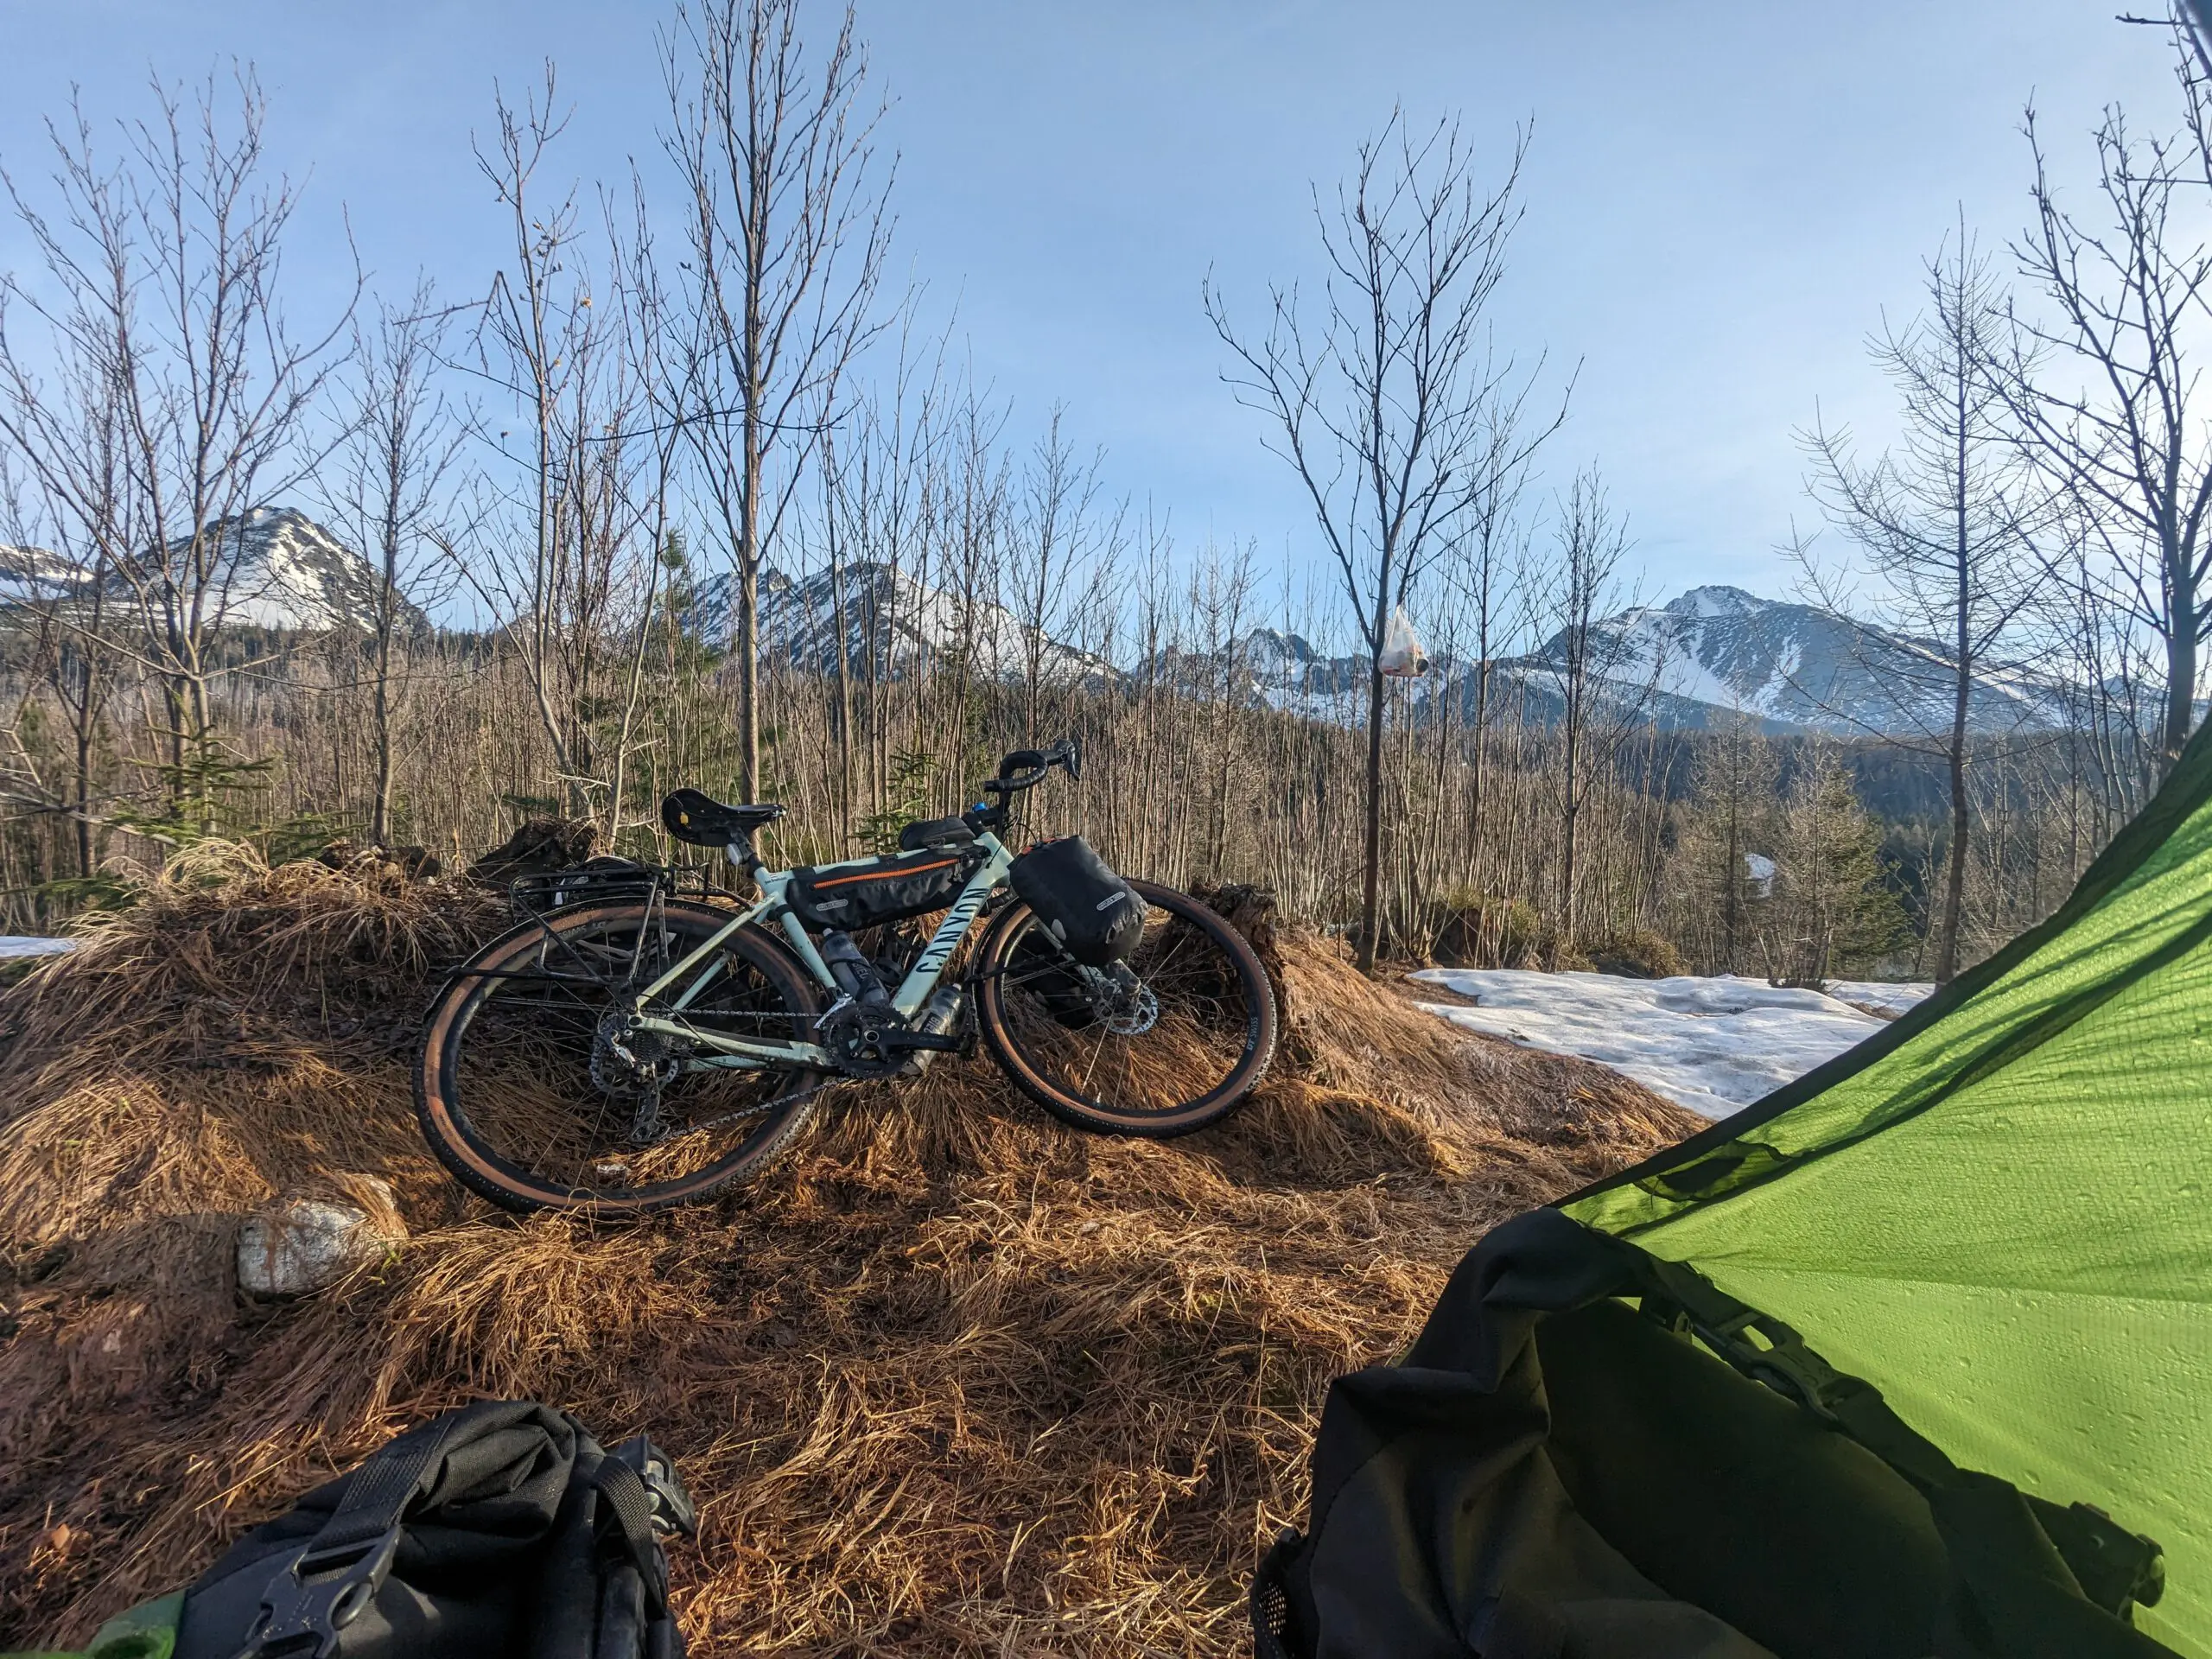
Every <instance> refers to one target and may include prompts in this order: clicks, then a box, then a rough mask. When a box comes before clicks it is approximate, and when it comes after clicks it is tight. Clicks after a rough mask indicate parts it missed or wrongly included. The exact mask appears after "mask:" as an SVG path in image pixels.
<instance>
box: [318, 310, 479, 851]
mask: <svg viewBox="0 0 2212 1659" xmlns="http://www.w3.org/2000/svg"><path fill="white" fill-rule="evenodd" d="M447 324H448V315H447V314H445V313H443V312H442V311H440V310H439V309H438V308H437V306H436V303H435V296H434V295H433V293H432V290H431V287H430V284H429V281H428V280H427V279H422V280H418V281H417V282H416V285H415V289H414V291H413V293H412V294H410V296H409V297H408V300H407V302H406V303H405V304H404V305H401V306H397V307H394V306H392V305H391V304H389V303H380V304H379V305H378V308H377V315H376V320H375V322H374V324H373V326H369V325H366V324H364V325H362V326H359V327H356V329H355V331H354V336H353V374H352V378H351V383H350V385H348V387H347V391H349V393H350V394H351V395H350V397H348V399H347V402H348V404H350V407H349V408H348V409H346V422H345V436H344V437H343V439H341V441H340V443H339V446H338V448H337V449H336V450H335V451H334V454H332V456H331V462H332V465H331V466H330V467H329V468H328V469H327V476H328V477H329V480H330V484H329V495H330V502H331V508H330V510H331V512H332V516H333V518H334V519H335V520H336V521H337V523H338V524H339V526H340V528H341V529H343V530H344V531H346V533H347V534H348V535H349V536H350V537H351V538H352V542H353V545H354V546H355V547H357V548H359V549H360V550H363V551H364V552H365V553H366V554H367V555H368V556H369V557H370V560H371V562H372V566H373V569H374V570H375V582H374V585H373V590H372V594H371V597H370V601H369V605H368V607H367V614H366V615H365V617H363V618H362V619H361V620H362V623H363V625H364V626H365V627H366V629H367V631H368V641H367V644H368V655H369V663H368V669H369V678H370V686H371V701H370V719H371V721H372V728H373V729H372V739H371V741H372V746H373V749H374V755H375V760H374V766H375V773H376V775H375V781H374V783H373V785H372V787H371V791H370V796H369V826H368V828H369V839H370V841H371V842H374V843H375V844H376V845H378V846H379V847H381V846H384V845H385V844H386V843H387V842H389V841H390V839H391V834H392V823H391V805H392V782H393V779H394V776H395V774H396V765H395V755H394V750H393V744H394V741H395V734H396V726H397V706H396V705H397V699H398V698H399V697H400V696H403V695H404V691H405V689H406V683H407V681H408V679H409V674H408V672H407V671H406V670H405V669H404V666H403V665H402V664H401V661H400V658H402V657H411V655H412V647H413V645H414V644H415V641H414V639H413V636H414V635H415V634H416V632H417V631H418V630H419V629H420V628H421V626H423V611H422V610H421V609H420V608H419V607H420V606H422V605H424V604H427V603H429V602H430V601H431V600H432V598H433V594H432V592H431V589H432V588H445V587H448V586H449V585H450V582H451V573H450V569H449V568H448V567H447V566H446V565H445V563H444V562H443V561H442V559H441V558H440V557H439V550H438V541H439V537H440V534H441V520H442V517H443V514H444V509H445V507H446V505H447V504H446V499H445V497H446V493H447V486H448V484H449V483H450V482H451V481H452V479H453V475H454V469H455V464H456V462H457V461H458V458H459V451H460V448H461V442H463V438H464V431H463V429H462V426H461V423H460V422H459V421H458V420H457V419H456V418H455V416H454V410H452V409H451V408H450V406H449V405H448V403H447V401H446V398H445V397H444V395H443V393H442V391H440V389H439V385H438V368H439V364H440V359H441V358H442V351H443V344H444V336H445V333H446V328H447Z"/></svg>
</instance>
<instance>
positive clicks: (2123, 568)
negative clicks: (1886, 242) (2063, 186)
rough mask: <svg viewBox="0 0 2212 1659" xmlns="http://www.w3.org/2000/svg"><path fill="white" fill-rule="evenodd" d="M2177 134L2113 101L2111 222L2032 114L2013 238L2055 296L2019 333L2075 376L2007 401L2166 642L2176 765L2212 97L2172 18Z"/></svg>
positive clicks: (2107, 149)
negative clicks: (2087, 214) (2089, 211)
mask: <svg viewBox="0 0 2212 1659" xmlns="http://www.w3.org/2000/svg"><path fill="white" fill-rule="evenodd" d="M2175 27H2176V35H2175V47H2176V64H2175V75H2176V79H2177V80H2178V82H2179V83H2180V86H2181V92H2182V101H2183V122H2182V124H2181V127H2180V129H2179V130H2177V131H2175V132H2171V133H2168V134H2164V135H2159V136H2153V137H2148V138H2144V137H2138V136H2137V135H2136V134H2135V133H2134V132H2133V131H2132V130H2130V128H2129V126H2128V124H2127V118H2126V113H2125V112H2124V111H2122V110H2120V108H2119V107H2118V106H2117V105H2114V106H2113V107H2111V108H2108V109H2107V111H2105V115H2104V118H2103V120H2102V121H2101V123H2100V124H2099V125H2098V127H2097V130H2096V132H2095V135H2094V145H2095V150H2096V157H2097V168H2098V194H2099V195H2100V196H2101V198H2102V200H2101V219H2102V220H2103V223H2102V225H2101V226H2093V225H2092V224H2091V223H2090V222H2089V221H2088V220H2087V219H2083V218H2082V217H2078V216H2077V215H2076V214H2075V213H2073V212H2071V211H2069V209H2068V208H2067V207H2064V206H2063V205H2062V204H2061V203H2060V200H2059V198H2058V191H2057V188H2056V185H2055V184H2054V183H2053V182H2052V181H2051V177H2050V165H2049V158H2048V156H2047V154H2046V151H2045V149H2044V143H2043V137H2042V134H2041V131H2040V130H2039V128H2038V126H2037V120H2036V114H2035V111H2034V110H2033V109H2031V110H2029V111H2028V113H2027V119H2026V132H2027V137H2028V143H2029V148H2030V150H2031V154H2032V155H2033V156H2034V158H2035V168H2036V177H2035V204H2036V219H2035V222H2034V223H2033V224H2032V225H2031V226H2030V227H2029V229H2028V230H2027V232H2025V233H2024V235H2023V236H2022V237H2021V238H2019V240H2018V242H2017V243H2016V244H2015V245H2014V249H2013V251H2014V253H2015V254H2016V256H2017V257H2018V260H2019V264H2020V268H2021V270H2022V272H2023V274H2024V275H2025V276H2026V277H2028V278H2029V279H2030V281H2031V283H2033V284H2034V285H2035V286H2036V287H2037V289H2040V290H2041V292H2042V295H2043V297H2044V299H2045V300H2046V301H2047V302H2049V307H2050V311H2049V314H2048V315H2032V316H2024V317H2023V318H2022V335H2023V338H2024V340H2028V341H2030V342H2032V343H2033V344H2034V345H2035V346H2043V347H2048V348H2052V354H2053V355H2054V356H2055V357H2056V359H2057V363H2058V365H2063V368H2064V370H2065V371H2066V372H2064V373H2063V374H2060V373H2055V372H2052V371H2051V370H2049V369H2046V370H2045V371H2044V372H2040V373H2039V372H2037V369H2036V365H2034V364H2032V363H2031V362H2028V361H2026V360H2024V359H2025V353H2022V360H2020V361H2018V362H2017V363H2016V365H2015V372H2014V375H2013V378H2012V403H2013V405H2014V409H2015V411H2016V412H2017V414H2018V417H2019V419H2020V421H2021V423H2022V424H2023V425H2024V428H2025V429H2026V431H2027V434H2028V435H2029V437H2030V439H2031V442H2033V444H2034V446H2035V448H2036V451H2037V454H2038V456H2039V458H2040V459H2041V460H2042V461H2043V462H2044V465H2045V466H2046V467H2049V468H2050V471H2051V473H2052V474H2054V476H2055V477H2056V479H2057V480H2059V481H2060V482H2061V483H2063V485H2064V486H2065V487H2067V488H2068V489H2069V490H2071V491H2073V492H2075V493H2077V494H2078V495H2080V496H2081V497H2082V499H2083V500H2084V501H2085V502H2087V503H2088V504H2089V505H2090V506H2091V508H2092V509H2093V513H2092V519H2093V522H2094V524H2095V525H2096V527H2097V533H2098V534H2099V536H2100V537H2101V538H2102V539H2103V541H2104V542H2105V543H2106V547H2107V554H2108V556H2109V558H2110V560H2111V562H2112V564H2113V569H2114V570H2115V571H2116V573H2117V574H2118V575H2119V576H2120V584H2121V586H2122V588H2123V589H2124V591H2125V592H2126V595H2127V596H2128V599H2129V601H2130V602H2131V604H2132V606H2133V609H2134V610H2135V612H2136V613H2137V615H2138V616H2139V619H2140V620H2141V621H2142V623H2143V624H2144V625H2145V626H2147V627H2149V628H2150V629H2151V630H2152V632H2154V633H2155V634H2156V636H2157V637H2158V639H2159V641H2160V642H2161V643H2162V644H2163V645H2164V652H2165V658H2166V666H2165V687H2164V692H2165V714H2164V721H2163V723H2162V731H2161V734H2160V747H2161V750H2162V752H2163V755H2164V764H2165V765H2166V766H2171V765H2172V764H2173V761H2174V759H2175V757H2176V756H2177V755H2178V754H2179V753H2181V748H2182V745H2183V743H2184V742H2185V741H2187V740H2188V737H2189V733H2190V727H2191V726H2192V725H2193V724H2194V723H2195V721H2196V687H2197V682H2198V679H2199V677H2200V661H2199V647H2200V646H2201V645H2202V643H2203V641H2204V639H2205V638H2206V636H2207V634H2208V633H2212V599H2208V595H2207V594H2206V592H2205V588H2206V582H2207V579H2208V576H2212V536H2208V533H2207V531H2208V524H2207V517H2208V513H2212V427H2208V425H2207V423H2206V421H2205V417H2204V415H2203V411H2202V410H2201V409H2197V408H2193V407H2192V400H2193V399H2194V398H2195V397H2196V392H2197V383H2198V376H2199V374H2200V372H2201V371H2200V369H2199V367H2198V366H2197V365H2196V361H2195V359H2194V358H2193V356H2192V353H2191V346H2192V344H2193V342H2194V340H2195V339H2196V334H2197V332H2198V331H2199V330H2200V329H2201V328H2202V326H2203V324H2204V322H2205V321H2206V320H2207V318H2208V315H2212V311H2209V310H2208V306H2212V288H2209V285H2212V249H2208V248H2207V246H2206V245H2205V244H2204V243H2203V242H2202V241H2201V240H2192V239H2191V238H2190V232H2189V231H2188V230H2186V229H2185V228H2184V226H2185V223H2186V220H2185V219H2184V218H2183V215H2182V214H2180V213H2177V207H2183V206H2184V204H2185V203H2186V202H2187V201H2188V200H2190V199H2192V198H2194V197H2195V196H2196V194H2197V193H2198V192H2199V191H2201V190H2202V189H2204V188H2208V187H2212V92H2209V91H2208V89H2209V87H2212V83H2208V80H2207V78H2206V72H2205V70H2204V67H2203V65H2202V62H2201V60H2199V58H2198V57H2197V55H2196V50H2195V48H2194V46H2193V44H2192V42H2191V41H2190V39H2189V38H2188V36H2187V35H2186V31H2185V30H2184V29H2183V27H2182V25H2181V24H2180V22H2177V23H2176V26H2175Z"/></svg>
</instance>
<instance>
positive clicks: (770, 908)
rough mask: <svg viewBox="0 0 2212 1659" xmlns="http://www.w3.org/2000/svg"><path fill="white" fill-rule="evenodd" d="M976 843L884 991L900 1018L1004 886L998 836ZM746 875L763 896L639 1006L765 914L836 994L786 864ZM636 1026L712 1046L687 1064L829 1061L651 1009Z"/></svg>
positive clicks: (696, 987)
mask: <svg viewBox="0 0 2212 1659" xmlns="http://www.w3.org/2000/svg"><path fill="white" fill-rule="evenodd" d="M976 845H977V846H979V847H981V848H982V849H984V851H985V852H986V853H987V854H988V857H987V858H985V860H984V861H983V863H982V867H981V868H978V869H977V870H976V874H974V875H972V876H970V877H969V879H968V885H967V886H966V887H963V888H962V889H961V890H960V896H959V898H957V899H954V900H953V902H952V906H951V908H950V909H949V910H947V911H946V912H945V914H944V920H943V921H942V922H939V923H938V928H937V931H936V932H935V933H933V934H931V936H930V942H929V943H928V944H926V945H925V946H924V947H923V948H922V953H921V955H920V956H918V957H916V958H915V959H914V965H913V967H912V969H909V970H908V972H907V975H906V978H905V979H904V980H902V981H900V982H899V988H898V990H897V991H895V992H893V995H892V998H891V1006H892V1007H894V1008H895V1009H897V1010H898V1011H899V1015H900V1016H901V1017H902V1018H904V1019H908V1020H911V1019H912V1018H913V1016H914V1014H915V1013H916V1012H917V1011H918V1009H919V1008H920V1007H921V1006H922V1004H923V1003H925V1002H926V1001H928V1000H929V996H930V993H931V992H932V991H934V990H935V989H936V988H937V984H938V979H939V978H940V977H941V976H943V974H944V965H945V963H948V962H950V961H951V960H952V954H953V952H954V951H956V950H958V949H959V948H960V942H961V941H962V940H963V939H964V938H967V937H968V932H969V929H970V928H972V927H974V926H975V925H976V918H978V917H979V916H981V915H982V912H983V906H985V905H986V904H988V902H989V901H990V897H991V895H992V894H993V893H995V892H997V891H998V890H999V888H1000V887H1003V886H1004V885H1005V883H1006V879H1007V871H1008V870H1009V869H1011V868H1013V867H1014V855H1013V854H1011V853H1009V852H1008V851H1007V849H1006V848H1005V846H1004V845H1003V844H1002V843H1001V842H1000V840H999V838H998V837H997V836H995V835H993V834H992V833H991V832H990V831H989V830H988V829H986V830H984V831H983V832H982V834H980V835H978V836H976ZM740 855H741V849H736V848H733V849H731V856H732V857H733V858H738V857H739V856H740ZM829 868H835V867H829ZM754 879H755V880H757V881H758V882H759V883H760V891H761V893H762V895H763V896H762V898H761V899H760V903H759V904H757V905H755V906H753V908H752V909H750V910H747V911H741V912H739V913H738V914H737V915H736V916H734V917H733V918H731V919H730V921H729V923H728V925H726V926H724V927H721V928H718V929H716V930H715V932H714V934H713V935H712V936H711V937H709V938H708V939H707V940H706V941H705V942H704V943H702V944H700V945H699V947H698V948H697V949H696V950H693V951H692V952H691V953H690V955H689V956H687V957H684V958H683V961H681V962H679V963H677V964H676V965H675V966H674V967H673V968H671V969H669V970H668V971H667V972H666V973H664V974H663V975H662V976H660V977H659V978H658V979H657V980H655V981H654V982H652V984H650V985H648V986H646V987H645V989H644V990H642V991H640V992H639V994H638V1004H639V1007H643V1006H644V1005H645V1003H646V1002H647V1001H651V1000H652V999H653V998H656V997H658V996H661V995H664V993H665V992H666V991H667V990H668V989H669V988H670V987H671V986H673V985H675V984H677V983H678V982H680V981H682V979H683V976H685V975H686V974H688V973H690V972H691V971H692V970H693V969H696V968H698V967H699V966H700V964H702V963H710V961H711V959H713V958H715V957H716V955H717V953H718V952H719V951H720V950H721V946H722V944H723V943H724V941H726V940H727V939H728V938H729V937H730V935H732V934H733V933H734V932H736V931H737V930H738V929H740V928H741V927H749V926H752V925H755V924H757V923H760V922H762V921H765V920H766V919H767V918H770V917H774V918H775V919H776V921H777V924H778V925H779V926H780V927H781V928H782V930H783V933H784V937H785V938H787V939H789V940H790V941H791V949H792V950H793V951H794V952H796V953H797V955H798V959H799V961H800V962H801V963H804V966H805V968H806V970H807V972H808V973H810V974H811V975H812V976H814V978H815V979H816V981H817V982H819V983H820V984H821V985H822V986H823V988H825V989H826V990H828V991H829V992H830V993H831V994H832V995H843V992H842V988H840V987H839V986H838V983H837V981H836V977H835V976H833V975H832V974H831V973H830V971H829V963H826V962H824V961H823V959H822V952H821V950H819V949H818V948H817V946H816V944H815V943H814V938H813V936H812V935H811V934H810V933H809V932H808V931H806V928H805V925H804V924H803V923H802V922H801V921H800V920H799V918H798V916H797V915H796V914H795V913H794V912H792V910H791V905H790V903H789V902H788V895H789V893H790V889H791V872H790V871H789V870H760V871H756V872H755V873H754ZM719 966H720V964H719V963H718V962H713V963H712V965H709V968H708V969H707V971H706V972H705V973H702V974H701V975H700V976H698V978H697V979H696V980H695V981H693V982H691V983H690V984H689V985H687V986H685V987H684V988H683V993H682V995H678V996H677V997H676V998H675V999H674V1000H673V1001H671V1002H670V1003H669V1004H668V1006H669V1007H671V1008H675V1009H677V1010H681V1009H683V1008H685V1007H689V1006H690V1003H691V1000H692V999H693V998H694V997H696V996H697V995H700V993H702V991H704V990H705V989H706V988H707V987H708V986H709V985H710V984H712V983H713V982H714V978H715V973H716V972H717V971H719ZM638 1028H639V1030H641V1031H652V1032H658V1033H662V1034H663V1035H665V1036H671V1037H679V1038H682V1039H684V1040H685V1041H687V1042H690V1043H700V1044H704V1045H705V1046H708V1047H709V1048H713V1049H715V1050H716V1051H718V1052H716V1053H715V1054H714V1055H711V1056H705V1057H702V1056H698V1055H694V1056H692V1057H691V1058H690V1059H688V1060H687V1061H685V1063H684V1065H685V1069H686V1070H687V1071H691V1070H708V1069H715V1068H723V1069H730V1070H736V1071H755V1070H762V1069H766V1068H768V1067H772V1066H790V1067H794V1068H801V1069H806V1070H828V1069H830V1068H831V1066H832V1064H833V1063H832V1062H831V1060H830V1058H829V1054H828V1053H827V1052H825V1051H824V1050H823V1048H822V1046H820V1045H819V1044H817V1043H786V1042H756V1041H747V1039H743V1038H738V1037H726V1036H722V1035H721V1034H719V1033H715V1032H712V1031H704V1030H702V1029H700V1028H699V1027H696V1026H691V1025H687V1024H683V1023H682V1022H679V1021H677V1020H663V1019H658V1018H656V1017H654V1016H652V1015H645V1016H644V1017H641V1018H640V1019H639V1020H638Z"/></svg>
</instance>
